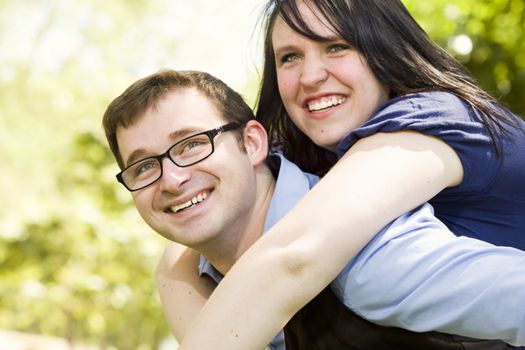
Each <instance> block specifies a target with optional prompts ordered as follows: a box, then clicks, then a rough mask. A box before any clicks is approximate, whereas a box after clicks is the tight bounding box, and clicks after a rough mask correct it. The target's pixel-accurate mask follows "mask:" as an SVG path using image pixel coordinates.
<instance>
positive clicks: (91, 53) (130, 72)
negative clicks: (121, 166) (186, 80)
mask: <svg viewBox="0 0 525 350" xmlns="http://www.w3.org/2000/svg"><path fill="white" fill-rule="evenodd" d="M404 2H405V4H406V5H407V6H408V7H409V9H410V10H411V11H412V13H413V14H414V16H415V17H416V19H417V20H418V21H419V23H420V24H421V25H422V26H423V27H424V28H425V29H426V30H427V31H428V32H429V34H430V36H431V37H432V38H434V39H435V40H436V41H437V42H439V43H440V44H441V45H442V46H443V47H445V48H446V49H447V50H448V51H449V52H451V53H452V54H453V55H454V56H456V57H457V58H458V59H459V60H460V61H462V62H463V63H464V64H465V65H466V66H467V67H468V68H469V69H470V70H471V71H472V72H473V74H474V76H475V77H476V78H477V79H478V81H479V82H480V84H481V85H482V86H483V87H485V88H486V89H487V90H488V91H489V92H491V93H492V94H493V95H495V96H496V97H498V98H501V99H502V100H503V101H504V102H506V103H507V105H509V106H510V107H511V109H512V110H514V111H515V112H517V113H519V114H521V115H525V102H524V100H525V94H524V93H523V91H524V89H525V47H524V46H525V38H524V35H525V34H524V33H525V27H524V23H525V19H524V14H525V2H524V0H479V1H472V0H457V1H444V0H429V1H420V0H405V1H404ZM260 4H261V1H260V0H249V1H248V0H224V1H213V0H150V1H148V0H111V1H107V0H106V1H102V0H0V118H1V119H0V121H1V124H0V145H1V147H0V160H1V163H0V164H1V169H2V171H1V172H0V349H1V350H3V349H10V350H13V349H15V348H14V347H13V345H12V344H11V345H9V344H5V342H4V343H2V339H6V338H2V334H3V333H2V332H1V331H2V330H3V331H17V332H23V333H27V334H39V335H46V336H52V337H59V338H62V339H63V340H62V341H63V342H64V344H89V345H92V346H94V348H97V349H141V350H146V349H163V348H168V347H170V346H171V348H173V347H176V345H175V342H174V341H173V338H172V337H171V336H170V333H169V330H168V328H167V327H166V325H165V322H164V319H163V316H162V314H161V312H160V305H159V299H158V297H157V294H156V290H155V283H154V279H153V271H154V269H155V264H156V262H157V260H158V258H159V256H160V254H161V251H162V248H163V245H164V243H165V241H164V240H163V238H161V237H157V235H156V234H154V233H153V232H152V231H151V230H150V229H149V228H148V227H146V225H145V224H144V223H142V221H141V219H140V218H139V216H138V214H137V213H136V212H135V209H134V207H133V205H132V203H131V200H130V196H129V194H128V193H127V192H126V191H125V190H123V189H122V188H121V187H120V186H119V185H118V184H117V183H116V181H115V180H114V174H115V173H116V172H117V166H116V165H115V164H114V161H113V158H112V156H111V154H110V152H109V150H108V148H107V145H106V141H105V139H104V136H103V133H102V129H101V126H100V121H101V116H102V114H103V112H104V109H105V107H106V106H107V104H108V103H109V101H111V99H113V98H114V97H116V96H117V95H118V94H119V93H121V92H122V91H123V89H124V88H126V87H127V86H128V85H129V84H131V83H132V82H133V81H134V80H136V79H138V78H140V77H142V76H144V75H146V74H150V73H153V72H155V71H157V70H158V69H161V68H168V67H169V68H175V69H200V70H207V71H209V72H211V73H213V74H215V75H217V76H219V77H220V78H222V79H223V80H225V81H226V82H227V83H229V84H230V85H232V86H233V87H234V88H236V89H237V90H239V91H241V92H242V93H243V95H244V96H245V97H246V99H247V100H248V101H249V102H250V103H252V104H253V101H254V96H255V94H256V88H257V81H258V75H257V72H258V70H257V68H258V67H260V55H259V53H260V45H259V41H260V40H258V32H257V31H256V30H255V22H256V20H257V16H258V13H259V7H260ZM4 336H5V332H4ZM42 344H43V343H42ZM26 348H27V349H29V347H26ZM26 348H23V347H19V348H16V349H26ZM44 348H45V347H44V345H32V347H31V349H44Z"/></svg>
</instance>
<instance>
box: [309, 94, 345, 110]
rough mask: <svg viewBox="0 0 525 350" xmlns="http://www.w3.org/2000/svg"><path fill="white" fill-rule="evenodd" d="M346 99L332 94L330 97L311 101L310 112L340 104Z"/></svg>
mask: <svg viewBox="0 0 525 350" xmlns="http://www.w3.org/2000/svg"><path fill="white" fill-rule="evenodd" d="M344 100H345V98H344V97H336V96H332V97H330V98H327V99H322V100H320V101H317V102H310V103H308V110H309V111H310V112H317V111H320V110H322V109H326V108H328V107H334V106H337V105H340V104H341V103H343V102H344Z"/></svg>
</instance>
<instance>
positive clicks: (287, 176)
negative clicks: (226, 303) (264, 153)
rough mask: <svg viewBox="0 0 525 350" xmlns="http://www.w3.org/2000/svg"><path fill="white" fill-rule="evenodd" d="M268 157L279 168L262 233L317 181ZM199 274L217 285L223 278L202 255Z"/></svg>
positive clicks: (284, 161)
mask: <svg viewBox="0 0 525 350" xmlns="http://www.w3.org/2000/svg"><path fill="white" fill-rule="evenodd" d="M270 157H274V160H275V161H276V162H277V163H278V164H280V166H279V174H278V175H277V181H276V183H275V190H274V192H273V196H272V200H271V202H270V207H269V208H268V213H267V215H266V220H265V222H264V232H266V231H268V230H269V229H270V228H271V227H272V226H273V225H274V224H275V223H276V222H277V221H279V220H280V219H281V218H282V217H283V216H284V215H285V214H286V213H288V211H290V209H292V207H293V206H294V205H295V204H296V203H297V202H298V201H299V199H301V198H302V197H303V196H304V195H305V194H306V192H308V190H309V189H310V188H312V187H313V186H314V185H315V184H316V183H317V182H318V181H319V178H318V177H317V176H315V175H312V174H309V173H305V172H303V171H302V170H301V169H299V168H298V167H297V165H295V164H294V163H292V162H290V161H289V160H288V159H286V158H285V157H284V156H283V155H281V154H279V153H276V154H272V155H270ZM199 274H200V275H201V276H202V275H203V274H207V275H209V276H210V277H211V278H212V279H213V280H214V281H215V282H217V283H219V282H220V281H221V279H222V277H223V276H222V274H221V273H220V272H219V271H217V270H216V269H215V268H214V267H213V265H212V264H211V263H210V262H209V260H208V259H206V257H204V256H203V255H201V257H200V264H199Z"/></svg>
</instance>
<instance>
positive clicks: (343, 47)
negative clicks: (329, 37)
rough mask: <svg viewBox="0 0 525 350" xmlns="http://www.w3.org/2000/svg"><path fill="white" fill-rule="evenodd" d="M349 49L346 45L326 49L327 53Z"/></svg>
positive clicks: (335, 45) (331, 46) (336, 45)
mask: <svg viewBox="0 0 525 350" xmlns="http://www.w3.org/2000/svg"><path fill="white" fill-rule="evenodd" d="M348 49H350V45H347V44H333V45H330V46H329V47H328V51H329V52H341V51H345V50H348Z"/></svg>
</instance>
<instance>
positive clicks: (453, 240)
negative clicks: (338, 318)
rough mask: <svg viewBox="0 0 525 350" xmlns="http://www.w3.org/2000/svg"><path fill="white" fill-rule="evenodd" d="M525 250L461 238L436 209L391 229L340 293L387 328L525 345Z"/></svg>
mask: <svg viewBox="0 0 525 350" xmlns="http://www.w3.org/2000/svg"><path fill="white" fill-rule="evenodd" d="M523 271H525V252H523V251H521V250H517V249H514V248H508V247H496V246H493V245H491V244H489V243H486V242H482V241H478V240H475V239H471V238H466V237H457V236H455V235H453V234H452V233H451V232H450V231H449V230H448V229H447V228H446V227H445V226H444V225H443V224H442V223H441V222H440V221H439V220H437V219H436V218H435V217H434V216H433V210H432V207H431V206H430V205H429V204H425V205H423V206H422V207H420V208H418V209H416V210H414V211H412V212H410V213H408V214H405V215H404V216H402V217H400V218H398V219H397V220H396V221H394V222H393V223H392V224H390V225H389V226H387V227H386V228H385V229H383V230H382V231H381V232H380V233H379V234H378V235H377V236H376V237H375V238H374V240H372V241H371V242H370V243H369V244H368V245H367V246H366V247H365V248H364V249H363V250H362V251H361V252H360V254H359V255H358V256H357V257H356V258H354V259H353V260H352V261H350V263H349V264H348V265H347V266H346V267H345V269H344V270H343V271H342V273H341V274H340V275H339V276H338V277H337V279H336V280H335V281H334V282H333V283H332V289H333V290H334V292H335V294H336V295H337V296H338V297H339V299H341V300H342V301H343V302H344V303H345V305H346V306H347V307H349V308H350V309H352V310H353V311H355V312H356V313H358V314H360V315H361V316H363V317H364V318H366V319H368V320H370V321H373V322H376V323H378V324H381V325H388V326H397V327H402V328H406V329H409V330H412V331H416V332H424V331H430V330H437V331H441V332H446V333H452V334H458V335H463V336H469V337H474V338H481V339H502V340H504V341H506V342H508V343H510V344H515V345H525V287H524V286H525V273H523Z"/></svg>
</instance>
